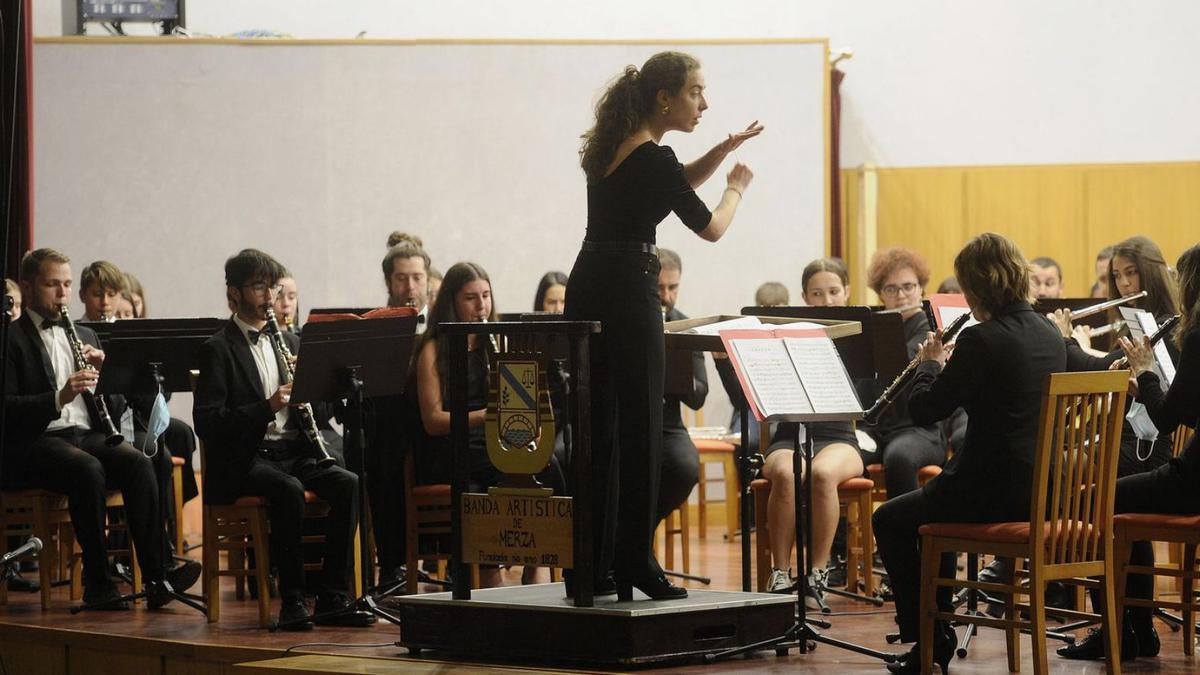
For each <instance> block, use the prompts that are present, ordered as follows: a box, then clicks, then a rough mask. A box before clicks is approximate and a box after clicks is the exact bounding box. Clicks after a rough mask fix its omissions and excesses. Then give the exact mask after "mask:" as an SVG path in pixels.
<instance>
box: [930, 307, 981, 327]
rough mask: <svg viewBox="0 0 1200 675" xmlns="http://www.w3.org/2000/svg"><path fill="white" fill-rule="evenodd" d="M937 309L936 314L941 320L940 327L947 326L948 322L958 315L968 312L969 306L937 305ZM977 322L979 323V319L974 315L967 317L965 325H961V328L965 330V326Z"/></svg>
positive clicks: (969, 310)
mask: <svg viewBox="0 0 1200 675" xmlns="http://www.w3.org/2000/svg"><path fill="white" fill-rule="evenodd" d="M937 311H938V316H939V317H940V318H941V320H942V327H943V328H945V327H946V326H949V325H950V324H952V323H954V320H955V319H957V318H958V317H960V316H962V315H963V314H970V312H971V308H970V307H938V310H937ZM977 323H979V319H976V318H975V317H974V316H972V317H971V318H969V319H967V323H966V325H964V326H963V329H964V330H965V329H967V328H970V327H971V326H974V325H975V324H977ZM959 332H960V333H961V332H962V331H961V330H960V331H959Z"/></svg>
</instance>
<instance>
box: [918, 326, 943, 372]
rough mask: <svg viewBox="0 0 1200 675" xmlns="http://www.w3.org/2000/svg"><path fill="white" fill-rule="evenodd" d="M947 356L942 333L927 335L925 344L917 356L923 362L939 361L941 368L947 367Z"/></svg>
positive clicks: (923, 343) (922, 344)
mask: <svg viewBox="0 0 1200 675" xmlns="http://www.w3.org/2000/svg"><path fill="white" fill-rule="evenodd" d="M947 355H948V352H947V350H946V346H945V345H943V344H942V331H940V330H939V331H937V332H936V333H934V332H932V331H931V332H929V333H926V335H925V342H922V343H921V350H920V351H919V352H917V356H919V357H920V358H921V360H922V361H937V364H938V365H939V366H945V365H946V357H947Z"/></svg>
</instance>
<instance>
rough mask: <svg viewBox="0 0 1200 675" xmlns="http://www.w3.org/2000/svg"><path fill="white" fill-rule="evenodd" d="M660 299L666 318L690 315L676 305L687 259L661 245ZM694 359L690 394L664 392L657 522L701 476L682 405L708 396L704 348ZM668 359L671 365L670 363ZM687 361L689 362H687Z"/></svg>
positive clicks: (700, 403)
mask: <svg viewBox="0 0 1200 675" xmlns="http://www.w3.org/2000/svg"><path fill="white" fill-rule="evenodd" d="M658 262H659V272H658V300H659V302H660V303H662V308H663V321H664V322H666V321H681V320H683V319H686V318H687V316H686V315H685V314H684V313H683V312H681V311H679V310H678V309H676V307H675V303H676V302H677V301H678V300H679V284H680V280H681V279H682V277H683V260H682V259H680V257H679V254H678V253H676V252H675V251H672V250H670V249H666V248H662V247H659V249H658ZM687 358H690V359H691V371H692V378H691V382H690V385H691V386H690V388H689V391H688V392H687V393H686V394H675V393H667V394H665V395H664V396H663V444H662V468H661V472H660V473H659V484H658V505H657V508H656V510H655V513H654V518H655V520H654V522H655V523H660V522H662V521H663V520H664V519H666V517H667V516H669V515H671V512H672V511H674V510H675V509H677V508H680V507H681V506H682V507H683V508H687V499H688V497H689V496H690V495H691V494H692V488H694V487H696V483H697V482H698V481H699V480H700V453H699V452H698V451H697V450H696V444H695V443H693V442H692V437H691V436H690V435H689V434H688V430H687V427H685V426H684V425H683V416H682V412H683V411H682V409H681V408H680V406H683V405H686V406H687V407H689V408H691V409H692V410H699V409H701V408H703V407H704V399H705V398H707V397H708V373H706V372H705V370H704V352H701V351H695V352H692V353H691V354H688V355H687ZM670 363H671V362H670V360H669V359H668V367H669V366H670ZM685 363H686V362H685Z"/></svg>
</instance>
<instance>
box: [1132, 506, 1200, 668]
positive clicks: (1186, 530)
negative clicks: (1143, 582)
mask: <svg viewBox="0 0 1200 675" xmlns="http://www.w3.org/2000/svg"><path fill="white" fill-rule="evenodd" d="M1113 537H1114V539H1115V542H1114V544H1113V547H1114V549H1115V554H1114V555H1115V556H1116V558H1115V561H1116V562H1115V564H1114V565H1113V568H1114V572H1113V573H1114V574H1116V596H1117V622H1116V624H1117V626H1118V627H1119V626H1120V625H1121V621H1122V620H1123V619H1124V615H1125V611H1124V610H1125V607H1126V606H1133V607H1153V608H1156V609H1173V610H1176V611H1178V612H1180V613H1181V615H1182V619H1183V653H1184V654H1186V655H1187V656H1192V655H1193V654H1195V652H1196V612H1200V599H1198V598H1197V597H1196V579H1197V578H1200V573H1198V572H1197V570H1196V545H1197V544H1200V514H1197V515H1189V516H1180V515H1168V514H1161V513H1120V514H1117V515H1115V516H1113ZM1135 541H1152V542H1153V541H1165V542H1169V543H1171V544H1180V545H1182V546H1183V556H1182V562H1181V564H1180V565H1178V566H1177V567H1174V568H1166V567H1161V566H1159V565H1154V566H1151V567H1143V566H1140V565H1131V564H1130V563H1129V554H1130V551H1131V550H1132V548H1133V542H1135ZM1126 574H1149V575H1153V576H1170V577H1174V578H1175V579H1176V580H1177V581H1180V582H1182V586H1183V588H1182V591H1181V595H1180V597H1179V601H1178V602H1174V601H1169V600H1163V599H1154V600H1147V599H1142V598H1129V597H1126V596H1125V575H1126ZM1117 634H1118V635H1120V630H1119V628H1118V632H1117Z"/></svg>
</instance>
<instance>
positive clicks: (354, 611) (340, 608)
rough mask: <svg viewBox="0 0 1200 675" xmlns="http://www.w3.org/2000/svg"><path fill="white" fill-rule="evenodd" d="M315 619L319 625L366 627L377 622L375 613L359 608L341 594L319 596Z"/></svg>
mask: <svg viewBox="0 0 1200 675" xmlns="http://www.w3.org/2000/svg"><path fill="white" fill-rule="evenodd" d="M314 610H315V611H314V614H313V621H314V622H315V623H316V624H317V625H318V626H342V627H344V628H365V627H367V626H370V625H371V624H373V623H375V615H374V614H372V613H370V612H366V611H363V610H361V609H358V608H357V607H355V606H354V605H353V604H352V603H351V602H350V599H349V598H347V597H346V596H344V595H341V594H332V595H328V596H326V595H320V596H317V605H316V607H315V608H314Z"/></svg>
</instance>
